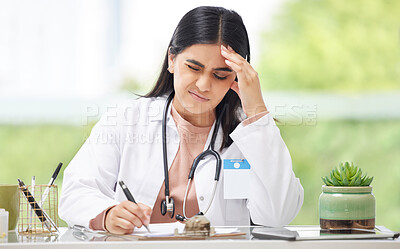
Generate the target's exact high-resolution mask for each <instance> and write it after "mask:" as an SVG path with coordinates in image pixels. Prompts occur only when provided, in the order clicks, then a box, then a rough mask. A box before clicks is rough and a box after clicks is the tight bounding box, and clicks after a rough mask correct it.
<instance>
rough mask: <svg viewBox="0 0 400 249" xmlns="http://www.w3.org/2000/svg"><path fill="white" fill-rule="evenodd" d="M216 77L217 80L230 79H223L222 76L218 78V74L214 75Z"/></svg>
mask: <svg viewBox="0 0 400 249" xmlns="http://www.w3.org/2000/svg"><path fill="white" fill-rule="evenodd" d="M214 77H215V78H216V79H218V80H225V79H226V78H228V76H225V77H221V76H218V75H217V74H214Z"/></svg>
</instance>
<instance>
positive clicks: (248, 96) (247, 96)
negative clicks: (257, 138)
mask: <svg viewBox="0 0 400 249" xmlns="http://www.w3.org/2000/svg"><path fill="white" fill-rule="evenodd" d="M221 54H222V56H224V57H225V63H226V64H227V65H228V66H229V67H231V68H232V70H233V71H235V72H236V77H237V82H236V81H233V82H232V86H231V89H232V90H234V91H235V92H236V93H237V94H238V95H239V98H240V100H241V101H242V107H243V111H244V112H245V114H246V115H247V117H252V116H254V115H256V114H258V113H261V112H264V111H267V107H266V106H265V104H264V100H263V97H262V94H261V86H260V80H259V78H258V73H257V72H256V71H255V70H254V69H253V67H252V66H251V65H250V64H249V63H248V62H247V61H246V60H245V59H244V58H243V57H242V56H240V55H239V54H238V53H236V52H235V51H234V50H233V49H232V48H231V47H230V46H228V48H226V47H225V46H224V45H221Z"/></svg>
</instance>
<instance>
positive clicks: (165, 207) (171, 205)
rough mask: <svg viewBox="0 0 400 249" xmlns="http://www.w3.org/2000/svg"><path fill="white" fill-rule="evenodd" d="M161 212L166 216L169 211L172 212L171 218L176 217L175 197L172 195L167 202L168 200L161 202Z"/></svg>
mask: <svg viewBox="0 0 400 249" xmlns="http://www.w3.org/2000/svg"><path fill="white" fill-rule="evenodd" d="M160 209H161V214H162V215H163V216H164V215H166V214H167V212H168V213H170V214H171V218H174V214H175V202H174V198H172V197H170V198H169V200H168V203H167V200H163V201H162V202H161V206H160Z"/></svg>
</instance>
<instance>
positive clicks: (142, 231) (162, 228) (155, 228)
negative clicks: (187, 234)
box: [132, 221, 185, 237]
mask: <svg viewBox="0 0 400 249" xmlns="http://www.w3.org/2000/svg"><path fill="white" fill-rule="evenodd" d="M148 227H149V230H150V232H151V233H149V232H148V231H147V229H146V228H145V227H144V226H142V227H141V228H136V229H135V230H134V232H133V233H132V235H136V236H146V237H168V236H174V233H175V228H178V232H179V233H183V229H184V228H185V224H183V223H180V222H179V221H177V222H175V223H156V224H149V226H148Z"/></svg>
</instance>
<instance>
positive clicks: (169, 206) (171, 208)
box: [161, 92, 221, 221]
mask: <svg viewBox="0 0 400 249" xmlns="http://www.w3.org/2000/svg"><path fill="white" fill-rule="evenodd" d="M174 94H175V93H174V92H172V93H171V94H170V95H169V96H168V98H167V101H166V102H165V106H164V113H163V119H162V143H163V160H164V179H165V200H163V201H162V202H161V214H162V215H165V214H166V213H167V212H168V213H170V214H171V218H173V217H174V214H175V203H174V198H173V197H172V196H169V179H168V161H167V138H166V131H167V124H166V120H167V114H168V107H169V105H170V104H171V101H172V99H173V97H174ZM219 124H220V119H219V118H217V121H216V124H215V127H214V130H213V134H212V137H211V142H210V144H209V146H208V148H207V150H205V151H203V152H202V153H200V154H199V155H198V156H197V157H196V158H195V159H194V160H193V164H192V167H191V169H190V172H189V176H188V178H189V180H188V183H187V186H186V191H185V197H184V198H183V208H182V209H183V216H182V215H180V214H177V215H176V217H175V218H176V219H177V220H181V221H184V220H186V219H187V217H186V199H187V195H188V190H189V186H190V183H191V181H192V179H193V176H194V172H195V170H196V167H197V165H198V164H199V162H200V161H201V160H203V159H204V158H205V157H206V156H213V157H215V159H216V170H215V177H214V188H213V191H212V197H211V199H210V201H209V203H208V206H207V208H206V210H205V211H204V212H200V213H199V214H201V215H205V214H206V213H207V211H208V209H209V208H210V206H211V203H212V201H213V199H214V196H215V191H216V189H217V185H218V181H219V175H220V172H221V157H220V155H219V154H218V152H216V151H215V150H214V144H215V139H216V137H217V133H218V128H219Z"/></svg>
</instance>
